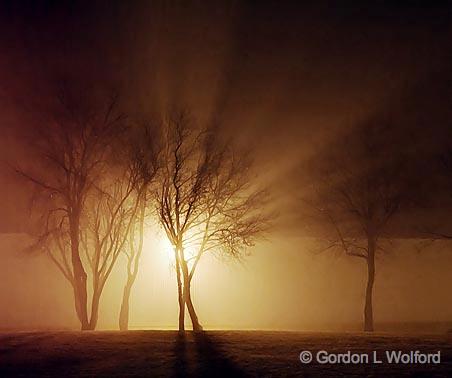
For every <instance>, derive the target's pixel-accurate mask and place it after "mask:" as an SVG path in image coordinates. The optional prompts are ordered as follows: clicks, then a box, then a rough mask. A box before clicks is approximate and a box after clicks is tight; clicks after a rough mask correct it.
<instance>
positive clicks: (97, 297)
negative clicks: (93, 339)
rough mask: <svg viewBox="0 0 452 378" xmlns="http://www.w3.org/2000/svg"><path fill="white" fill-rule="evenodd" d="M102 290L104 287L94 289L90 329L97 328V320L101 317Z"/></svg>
mask: <svg viewBox="0 0 452 378" xmlns="http://www.w3.org/2000/svg"><path fill="white" fill-rule="evenodd" d="M101 292H102V289H100V290H94V293H93V301H92V304H91V319H90V321H89V327H88V329H89V330H90V331H94V330H95V329H96V326H97V321H98V319H99V301H100V295H101Z"/></svg>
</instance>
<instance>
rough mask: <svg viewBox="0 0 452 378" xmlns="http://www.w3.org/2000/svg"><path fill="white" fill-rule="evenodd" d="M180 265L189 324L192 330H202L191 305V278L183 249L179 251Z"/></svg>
mask: <svg viewBox="0 0 452 378" xmlns="http://www.w3.org/2000/svg"><path fill="white" fill-rule="evenodd" d="M181 252H182V253H181V262H180V264H181V267H182V274H183V278H184V302H185V304H186V305H187V309H188V313H189V314H190V319H191V324H192V326H193V331H195V332H199V331H202V327H201V324H199V320H198V316H197V315H196V311H195V307H194V306H193V302H192V300H191V292H190V289H191V279H190V276H189V272H188V266H187V262H186V261H185V258H184V254H183V251H181Z"/></svg>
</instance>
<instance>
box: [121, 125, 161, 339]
mask: <svg viewBox="0 0 452 378" xmlns="http://www.w3.org/2000/svg"><path fill="white" fill-rule="evenodd" d="M130 134H131V135H130V136H131V138H130V139H129V141H128V149H127V155H126V159H127V161H128V164H129V171H130V172H133V173H134V174H133V176H132V177H135V185H134V187H135V188H134V196H135V201H137V202H136V204H137V208H136V211H134V212H133V214H132V217H133V218H132V224H131V227H130V229H129V234H128V240H127V243H126V245H125V247H124V253H125V255H126V257H127V280H126V283H125V285H124V290H123V296H122V302H121V309H120V313H119V329H120V330H122V331H125V330H128V328H129V303H130V294H131V291H132V287H133V284H134V283H135V280H136V278H137V275H138V269H139V263H140V258H141V253H142V251H143V240H144V227H145V219H146V216H147V215H148V214H149V212H150V209H149V207H150V206H149V204H150V203H151V200H152V198H149V197H150V191H151V190H152V186H153V184H154V179H155V177H156V175H157V173H158V170H159V167H160V161H159V154H160V146H159V136H158V134H157V133H156V128H154V127H152V126H150V124H149V123H146V124H142V125H139V127H138V128H137V129H136V130H132V132H131V133H130ZM151 209H152V208H151Z"/></svg>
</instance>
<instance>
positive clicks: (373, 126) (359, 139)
mask: <svg viewBox="0 0 452 378" xmlns="http://www.w3.org/2000/svg"><path fill="white" fill-rule="evenodd" d="M364 126H365V127H364V128H363V129H359V130H354V131H353V132H352V133H351V134H349V135H348V136H347V149H346V150H344V149H343V147H339V148H334V147H333V148H332V149H330V150H329V151H328V154H327V157H326V159H325V160H324V162H323V164H322V163H319V162H317V164H316V167H315V169H316V171H317V172H316V173H317V179H315V181H314V184H313V185H312V188H311V193H310V199H309V200H308V204H309V205H310V206H313V207H314V208H315V210H316V214H317V216H318V218H320V219H317V220H318V221H320V222H323V224H321V227H319V228H318V229H317V231H316V233H317V235H318V236H320V238H321V239H322V240H323V241H324V242H326V246H325V247H324V249H325V250H333V249H340V250H342V251H343V252H344V253H345V254H346V255H348V256H353V257H357V258H360V259H362V260H363V261H365V263H366V266H367V284H366V289H365V304H364V330H365V331H373V330H374V320H373V308H372V304H373V300H372V296H373V288H374V282H375V257H376V254H377V253H378V252H382V251H385V248H384V244H385V242H388V241H390V240H391V238H392V237H394V235H396V233H397V230H396V229H394V228H393V229H390V228H389V227H388V225H389V223H390V221H391V220H392V219H393V218H394V217H395V215H396V214H397V213H399V212H400V210H401V208H402V204H405V203H407V200H408V198H409V195H408V192H409V190H410V184H411V183H410V180H409V174H407V173H408V172H409V168H408V166H407V162H408V159H407V157H406V156H404V154H403V152H400V151H396V150H395V149H393V148H392V147H393V145H392V141H393V138H394V136H392V139H391V130H390V129H389V128H387V127H385V126H384V124H383V125H382V124H379V123H378V122H376V123H374V122H370V123H368V124H365V125H364Z"/></svg>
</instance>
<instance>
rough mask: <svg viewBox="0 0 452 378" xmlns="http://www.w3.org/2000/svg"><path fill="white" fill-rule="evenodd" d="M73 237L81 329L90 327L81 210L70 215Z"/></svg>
mask: <svg viewBox="0 0 452 378" xmlns="http://www.w3.org/2000/svg"><path fill="white" fill-rule="evenodd" d="M69 218H70V221H69V228H70V238H71V261H72V267H73V271H74V284H73V286H74V297H75V310H76V312H77V316H78V318H79V320H80V323H81V329H82V331H83V330H87V329H89V323H88V310H87V290H86V272H85V269H84V268H83V264H82V260H81V259H80V254H79V221H80V212H79V211H75V212H74V213H72V214H70V216H69Z"/></svg>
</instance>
